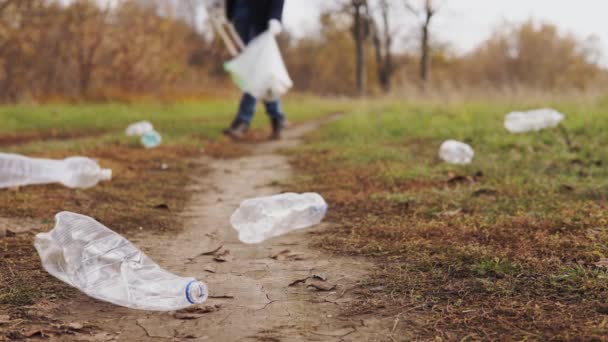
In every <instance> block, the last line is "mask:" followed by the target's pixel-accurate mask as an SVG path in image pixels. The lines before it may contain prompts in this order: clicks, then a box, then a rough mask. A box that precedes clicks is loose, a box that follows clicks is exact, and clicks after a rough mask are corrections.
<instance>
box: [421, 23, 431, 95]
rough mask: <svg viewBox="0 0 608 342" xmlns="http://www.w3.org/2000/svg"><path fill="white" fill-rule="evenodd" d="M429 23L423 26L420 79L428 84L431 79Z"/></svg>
mask: <svg viewBox="0 0 608 342" xmlns="http://www.w3.org/2000/svg"><path fill="white" fill-rule="evenodd" d="M428 23H429V21H428V20H427V22H426V23H425V24H424V25H423V26H422V41H421V44H420V49H421V51H420V79H421V80H422V82H424V83H426V81H427V80H428V77H429V25H428Z"/></svg>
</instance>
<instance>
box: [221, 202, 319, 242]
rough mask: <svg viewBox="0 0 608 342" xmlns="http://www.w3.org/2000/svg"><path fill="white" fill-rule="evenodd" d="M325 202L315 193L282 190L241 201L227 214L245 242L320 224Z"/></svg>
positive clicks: (257, 240) (258, 240)
mask: <svg viewBox="0 0 608 342" xmlns="http://www.w3.org/2000/svg"><path fill="white" fill-rule="evenodd" d="M326 212H327V203H326V202H325V200H324V199H323V197H321V195H319V194H316V193H305V194H295V193H285V194H279V195H274V196H269V197H260V198H252V199H248V200H245V201H243V203H241V206H240V207H239V208H238V209H237V210H236V211H235V212H234V214H232V216H231V217H230V223H231V224H232V227H233V228H234V229H236V230H237V231H238V232H239V240H241V241H242V242H244V243H260V242H263V241H265V240H267V239H270V238H273V237H276V236H279V235H283V234H286V233H288V232H290V231H293V230H297V229H303V228H307V227H311V226H314V225H316V224H319V223H320V222H321V220H323V217H325V213H326Z"/></svg>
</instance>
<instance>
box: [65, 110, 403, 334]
mask: <svg viewBox="0 0 608 342" xmlns="http://www.w3.org/2000/svg"><path fill="white" fill-rule="evenodd" d="M333 119H335V117H330V118H327V119H324V120H320V121H316V122H312V123H308V124H304V125H299V126H297V127H295V128H293V129H290V130H288V131H287V132H286V136H285V139H283V140H281V141H276V142H268V143H263V144H260V145H256V146H255V147H252V150H251V154H249V155H248V156H246V157H242V158H236V159H213V158H210V157H201V158H200V159H198V160H197V162H199V163H202V164H204V165H206V167H208V168H209V169H210V172H209V174H208V175H205V176H204V177H196V176H194V177H193V180H192V184H191V187H192V190H194V195H193V198H192V200H191V203H190V204H189V205H188V206H187V208H186V210H185V211H184V213H183V215H184V221H185V226H184V229H183V231H182V232H181V233H180V234H178V235H177V236H167V235H149V234H145V232H142V233H141V234H139V235H138V236H136V237H135V238H134V239H132V241H133V242H134V243H136V244H137V245H138V246H140V247H141V248H142V250H144V251H145V252H146V253H147V254H148V255H149V256H150V257H151V258H152V259H153V260H155V261H156V262H158V263H159V264H160V265H161V266H163V267H164V268H166V269H167V270H170V271H172V272H174V273H177V274H180V275H184V276H192V277H196V278H198V279H200V280H202V281H204V282H206V283H207V284H208V286H209V289H210V299H209V300H208V301H207V303H205V305H203V306H202V309H201V310H200V311H199V312H198V314H194V315H190V317H188V318H189V319H180V318H176V317H179V315H176V314H175V313H150V312H141V311H135V310H129V309H124V308H120V307H116V306H113V305H110V304H106V303H101V302H98V301H95V300H92V299H90V298H88V297H86V296H84V295H78V296H76V297H75V298H74V299H73V300H72V301H71V302H70V303H69V304H68V305H67V306H66V308H65V310H63V311H64V312H63V314H62V315H61V317H60V318H61V319H63V320H66V321H69V320H70V319H71V318H72V319H76V320H78V321H87V322H89V323H91V324H92V325H94V326H96V327H98V328H100V329H101V330H102V331H103V334H101V335H100V334H97V335H96V336H97V337H99V336H104V339H107V340H120V341H153V340H158V341H164V340H170V341H176V340H177V341H181V340H193V341H249V340H251V341H384V340H391V339H394V337H393V336H390V331H391V327H392V326H393V322H392V320H390V321H387V320H386V319H384V320H383V319H380V318H374V317H371V316H370V317H365V318H362V317H357V318H348V317H344V316H341V315H340V309H341V307H342V306H346V305H352V303H353V302H354V300H355V299H356V297H355V294H354V293H353V291H352V290H353V288H354V287H355V286H356V284H357V282H358V281H360V280H362V279H363V278H365V277H366V275H367V274H368V273H369V271H370V269H371V264H369V263H368V262H366V261H365V260H362V259H357V258H345V257H335V256H330V255H327V254H324V253H323V252H322V251H319V250H315V249H312V248H310V247H309V246H308V244H309V242H310V241H311V239H312V238H313V237H314V235H315V234H317V233H318V232H319V231H320V230H322V229H324V227H325V226H324V225H320V226H319V227H315V228H311V229H305V230H302V231H298V232H294V233H290V234H287V235H285V236H282V237H279V238H275V239H272V240H269V241H267V242H265V243H262V244H259V245H246V244H243V243H241V242H240V241H239V240H238V238H237V235H236V232H235V231H234V230H233V229H232V227H231V226H230V223H229V217H230V215H231V214H232V212H233V211H234V210H235V209H236V208H237V207H238V206H239V204H240V202H241V201H242V200H243V199H246V198H251V197H259V196H265V195H271V194H276V193H278V192H280V191H281V188H280V187H279V186H277V184H280V183H281V182H282V181H285V180H287V179H288V178H289V177H290V176H291V173H292V170H291V168H290V164H289V163H288V160H287V158H286V157H285V156H283V155H281V154H280V150H281V149H284V148H289V147H293V146H296V145H298V144H299V143H300V138H301V137H302V136H303V135H304V134H306V133H308V132H310V131H313V130H315V129H317V128H318V127H319V126H320V125H323V124H325V123H327V122H328V120H333ZM219 247H221V249H219V250H218V252H216V253H215V254H213V253H207V254H208V255H201V254H203V253H206V252H211V251H214V250H217V249H218V248H219ZM277 255H278V256H277ZM273 256H275V258H272V257H273ZM315 275H317V276H319V277H318V278H315ZM307 278H308V280H306V279H307ZM319 278H325V279H326V281H325V282H324V281H323V280H321V279H319ZM315 285H316V286H317V287H320V288H321V289H317V288H315ZM333 285H336V287H335V288H332V287H333ZM206 311H209V312H206ZM201 312H205V313H201ZM182 318H183V317H182ZM80 338H82V336H80Z"/></svg>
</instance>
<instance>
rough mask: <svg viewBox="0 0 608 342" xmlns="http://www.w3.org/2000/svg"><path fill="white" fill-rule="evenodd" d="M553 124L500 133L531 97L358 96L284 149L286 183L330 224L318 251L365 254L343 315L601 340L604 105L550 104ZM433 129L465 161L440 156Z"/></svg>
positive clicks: (414, 332) (454, 329)
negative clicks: (559, 116)
mask: <svg viewBox="0 0 608 342" xmlns="http://www.w3.org/2000/svg"><path fill="white" fill-rule="evenodd" d="M552 105H554V106H555V107H557V109H559V110H561V111H563V112H564V113H566V114H567V116H568V118H567V120H566V121H565V123H564V125H565V127H566V128H567V130H568V131H569V132H570V134H571V138H572V140H573V143H574V144H575V149H574V151H569V150H568V148H567V147H566V144H565V142H564V141H563V139H562V136H561V135H560V134H559V132H558V131H556V130H548V131H543V132H539V133H532V134H524V135H511V134H508V133H507V132H506V131H505V130H504V128H503V126H502V124H503V117H504V114H506V113H507V112H509V111H511V110H520V109H526V108H534V107H536V106H537V105H535V104H533V103H525V104H524V103H503V104H500V103H492V104H489V103H466V104H459V105H451V106H447V105H438V104H432V103H426V104H411V103H396V102H378V101H375V102H369V103H361V104H360V106H359V108H358V110H356V111H354V112H353V113H352V114H350V115H348V116H345V117H344V118H342V119H341V120H340V121H338V122H336V123H334V124H332V125H330V126H328V127H326V128H325V129H323V130H321V131H319V132H317V133H315V134H313V135H312V136H310V138H309V142H310V144H307V145H305V146H303V147H300V148H298V149H296V150H294V151H293V152H292V153H293V155H292V160H293V164H294V166H295V168H296V169H298V170H300V175H299V177H297V178H296V179H295V180H294V183H293V185H292V190H294V191H316V192H319V193H321V194H322V195H323V196H324V197H325V198H326V199H327V200H328V202H329V205H330V208H331V209H330V212H329V214H328V216H329V217H328V220H330V221H333V222H335V223H336V225H335V227H334V228H332V229H331V230H329V231H327V232H326V233H325V234H324V236H322V237H321V238H320V239H319V240H317V242H316V244H317V245H318V247H320V248H323V249H326V250H328V251H331V252H334V253H339V254H348V255H356V256H365V257H370V258H373V259H374V260H375V261H377V269H376V272H375V273H374V274H373V276H371V277H370V278H369V279H367V280H366V281H365V282H364V283H363V284H362V285H361V288H360V289H359V291H360V293H361V298H362V299H361V301H360V302H358V303H355V304H354V305H352V307H351V308H350V310H349V311H348V312H345V314H346V315H352V314H375V315H378V314H382V315H386V316H390V317H394V319H395V322H397V323H395V324H396V325H395V328H396V330H395V331H396V332H395V336H400V337H409V338H414V339H437V338H438V339H441V340H463V339H464V340H478V339H488V340H522V339H539V340H550V339H553V340H604V339H606V336H607V334H608V316H607V314H608V307H607V306H606V303H608V272H607V271H606V269H605V268H604V267H602V266H601V265H602V263H601V262H602V261H605V258H606V257H608V245H607V243H608V212H607V211H606V199H607V198H608V192H607V190H608V183H607V179H608V177H607V176H608V170H607V169H606V167H605V165H606V163H608V152H607V151H606V149H605V148H604V146H606V144H607V143H608V136H606V134H605V133H602V132H605V131H606V129H608V124H607V122H608V120H607V119H608V106H607V105H606V103H605V101H596V102H585V103H555V104H552ZM445 139H457V140H462V141H465V142H467V143H470V144H471V145H472V146H473V147H474V148H475V150H476V154H477V155H476V159H475V161H474V162H473V164H471V165H469V166H465V167H455V166H450V165H446V164H444V163H441V162H440V161H439V160H438V157H437V150H438V148H439V145H440V144H441V142H442V141H443V140H445Z"/></svg>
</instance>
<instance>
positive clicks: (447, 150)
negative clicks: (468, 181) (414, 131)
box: [439, 140, 475, 165]
mask: <svg viewBox="0 0 608 342" xmlns="http://www.w3.org/2000/svg"><path fill="white" fill-rule="evenodd" d="M473 157H475V151H473V148H472V147H471V146H469V145H467V144H465V143H463V142H460V141H456V140H447V141H445V142H444V143H443V144H441V147H440V148H439V158H441V160H443V161H445V162H447V163H450V164H456V165H466V164H470V163H471V162H472V161H473Z"/></svg>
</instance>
